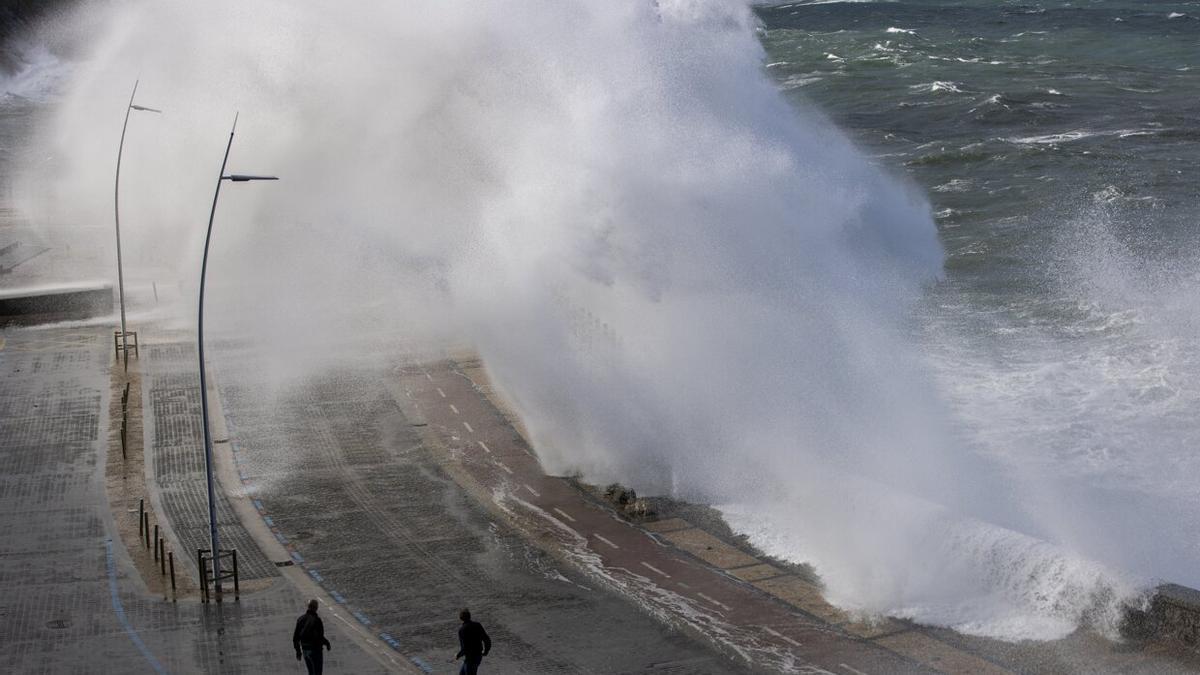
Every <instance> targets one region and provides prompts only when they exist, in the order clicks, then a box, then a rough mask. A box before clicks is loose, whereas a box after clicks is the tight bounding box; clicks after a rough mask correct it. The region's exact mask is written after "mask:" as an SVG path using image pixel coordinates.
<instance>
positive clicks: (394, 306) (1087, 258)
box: [0, 0, 1200, 640]
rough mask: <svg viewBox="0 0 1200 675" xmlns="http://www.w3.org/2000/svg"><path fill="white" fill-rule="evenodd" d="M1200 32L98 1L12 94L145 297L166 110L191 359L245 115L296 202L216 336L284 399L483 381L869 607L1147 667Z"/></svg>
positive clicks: (169, 194)
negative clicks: (476, 356) (120, 137)
mask: <svg viewBox="0 0 1200 675" xmlns="http://www.w3.org/2000/svg"><path fill="white" fill-rule="evenodd" d="M1198 5H1200V3H1197V2H1190V3H1188V2H1173V3H1157V2H1136V3H1135V2H1124V3H1120V2H1089V3H1080V4H1078V5H1067V4H1055V3H1041V4H1019V5H1018V4H1010V3H1003V2H985V1H982V0H980V1H977V2H957V3H955V2H939V3H926V4H919V3H912V2H892V3H886V2H881V3H872V2H844V3H839V2H826V3H813V4H804V3H799V4H797V3H791V4H787V5H777V6H755V7H753V8H751V7H749V6H747V5H744V4H741V3H736V2H727V1H725V0H660V1H659V2H657V3H651V2H645V1H644V0H611V1H610V2H605V3H595V2H590V1H585V0H563V1H562V2H558V3H553V4H552V5H539V6H536V7H535V6H531V5H529V4H528V3H522V2H496V3H487V4H483V5H481V4H479V3H475V2H466V1H462V2H447V1H445V0H413V2H409V3H391V2H384V1H383V0H376V1H374V2H363V3H356V4H355V5H354V6H353V7H352V8H351V7H349V6H347V5H345V3H338V2H334V1H333V0H313V2H309V3H304V4H299V3H288V2H282V1H274V2H264V3H256V4H255V5H254V6H252V7H251V6H246V5H245V4H244V3H238V2H234V1H233V0H214V2H212V3H208V4H206V5H205V6H204V7H203V8H201V7H199V6H196V5H195V4H194V3H188V2H183V1H182V0H175V1H172V2H144V3H121V4H118V5H103V6H101V5H96V4H91V3H87V4H84V5H79V6H77V8H76V10H75V12H74V13H67V14H64V15H62V16H59V17H56V18H55V19H54V22H53V23H52V24H51V25H48V26H47V27H45V28H44V29H43V30H42V31H41V32H39V33H35V34H32V35H30V36H27V38H28V40H29V44H31V45H33V46H32V47H31V50H32V51H30V52H29V53H30V54H31V55H32V56H31V58H29V59H27V61H28V62H29V64H30V68H28V69H25V70H22V71H20V72H16V73H13V74H11V75H9V76H8V79H6V80H4V83H3V84H4V87H5V89H6V90H7V91H8V92H9V94H10V96H9V97H8V98H6V99H4V101H3V102H0V105H3V106H6V107H5V108H4V110H5V111H11V112H12V114H14V115H18V116H23V117H22V119H25V120H26V122H23V123H22V124H23V125H25V124H28V125H29V126H32V127H33V129H32V130H31V131H28V132H26V130H25V128H24V126H22V129H21V131H20V133H19V136H20V137H21V138H22V139H23V142H22V143H21V148H19V150H20V151H19V152H16V151H14V152H12V153H11V154H7V155H5V158H6V161H7V162H11V163H12V164H13V166H11V167H10V169H9V170H8V171H7V172H6V175H7V176H9V177H10V178H11V187H6V191H7V193H8V194H9V195H10V200H11V202H12V204H11V206H12V208H13V210H14V213H15V214H16V216H18V217H19V218H20V219H21V221H22V222H26V221H27V222H30V223H35V224H37V226H38V227H40V228H42V229H43V230H44V232H43V234H44V235H45V237H46V240H47V241H51V242H58V243H59V249H60V250H63V251H66V252H67V253H64V255H65V256H67V257H68V258H70V260H69V262H71V263H72V264H71V265H68V266H67V267H68V268H69V269H71V270H73V271H75V272H78V273H83V272H84V271H86V272H87V273H89V274H94V273H96V272H98V271H100V270H110V269H111V265H110V264H109V263H108V262H107V258H109V257H111V256H107V257H106V256H103V255H101V253H103V251H102V246H103V245H102V244H98V245H97V246H93V247H84V246H80V245H79V242H80V241H81V240H82V238H83V237H84V236H93V238H94V239H95V241H97V242H100V241H102V240H107V231H108V230H107V225H105V224H106V223H108V222H109V219H110V218H111V201H110V200H111V195H112V184H111V182H110V181H111V176H110V174H109V172H108V171H109V170H108V169H107V167H109V166H111V161H112V153H113V148H114V143H115V138H116V136H115V129H116V126H117V121H118V118H119V113H123V111H124V106H125V105H126V104H127V102H128V98H127V97H128V91H129V88H130V87H131V85H132V79H133V78H134V77H140V80H141V84H140V85H139V89H138V97H139V102H142V103H143V104H146V105H152V106H154V107H159V108H163V109H164V110H165V111H166V112H165V113H164V114H163V115H162V116H152V117H144V116H143V117H136V116H135V118H134V120H133V121H131V127H130V136H129V138H128V139H127V144H126V148H125V163H124V164H123V166H122V190H123V193H122V194H123V197H122V241H123V245H124V246H125V247H126V248H125V254H126V260H127V261H128V263H127V265H128V267H127V270H126V272H127V281H128V282H129V284H130V287H131V293H132V296H131V297H133V298H135V300H134V301H133V304H134V305H135V306H134V307H133V308H132V312H133V313H132V314H131V316H133V317H135V320H136V319H137V318H140V317H143V316H148V314H139V312H148V311H149V308H150V305H149V303H150V301H149V300H148V299H147V298H149V297H153V296H150V290H149V289H151V288H154V287H152V286H151V284H152V283H154V284H157V286H156V287H157V288H164V287H173V288H178V289H179V291H180V292H179V297H180V298H181V300H180V301H179V302H178V305H177V306H174V307H173V306H171V305H170V304H169V303H168V302H166V301H164V302H163V303H162V304H160V305H155V306H154V308H153V311H154V313H155V314H154V316H155V317H156V320H164V321H167V322H168V323H170V322H171V321H172V320H173V321H174V323H175V324H177V325H181V326H186V325H187V322H188V321H190V317H191V316H192V315H193V313H194V306H193V305H192V304H191V302H190V301H189V300H188V298H190V297H191V293H192V290H193V287H192V286H190V284H193V283H194V281H195V279H194V276H193V275H194V272H195V269H196V264H195V263H196V259H197V256H198V252H199V246H200V243H201V241H202V237H203V227H201V226H202V225H203V224H204V222H205V221H204V216H206V215H207V213H208V208H209V204H210V200H211V194H212V193H211V189H212V186H211V181H212V172H213V170H214V169H215V168H216V167H217V166H219V159H220V151H221V150H223V148H224V142H225V139H226V138H227V133H228V125H229V123H230V121H231V118H232V112H233V111H234V110H240V111H241V113H242V116H241V118H240V122H239V129H238V137H237V140H236V142H235V144H234V147H233V153H232V155H231V157H230V162H231V166H235V167H238V169H237V170H239V171H241V170H246V171H262V172H267V173H272V174H278V175H280V176H281V177H282V178H283V180H281V181H279V182H278V183H272V184H271V185H269V186H253V187H250V188H247V189H240V188H239V189H236V190H234V189H230V190H229V191H228V192H227V193H226V192H223V193H222V197H221V200H222V201H221V207H220V209H221V210H220V213H219V216H218V229H217V231H216V232H215V233H214V244H213V246H214V249H213V256H212V260H211V264H212V266H211V267H210V275H211V276H210V282H211V283H210V286H209V291H210V294H209V300H208V302H209V304H208V305H207V308H208V309H207V316H209V317H211V322H212V323H211V326H212V328H211V329H212V331H213V334H214V335H215V336H217V338H220V337H222V336H233V335H236V336H237V338H238V339H239V340H250V341H258V342H260V343H262V344H267V345H270V349H269V350H264V351H266V352H267V353H268V355H267V356H265V357H264V363H263V364H262V367H261V368H260V369H258V370H254V369H247V370H246V372H241V373H239V376H241V377H245V378H247V379H248V380H250V381H252V382H253V383H254V384H256V385H261V388H262V395H263V396H264V397H267V396H272V395H275V394H277V393H279V392H281V391H285V390H286V388H287V387H288V386H289V385H290V383H294V382H296V381H297V380H298V379H303V378H305V377H307V376H310V375H312V374H313V373H314V372H319V371H324V370H327V369H329V368H337V367H338V364H337V357H338V355H339V353H340V352H341V351H344V350H338V349H330V348H329V347H330V345H344V344H345V343H346V341H347V340H349V339H352V338H353V337H355V336H365V335H370V336H372V339H379V338H380V337H381V336H382V338H383V339H386V337H387V336H389V335H392V336H395V340H396V342H397V343H407V342H409V341H411V340H414V339H415V338H413V337H412V336H413V335H419V336H420V339H422V340H433V341H437V342H442V343H445V342H450V343H452V344H456V345H457V344H471V345H473V346H474V347H475V348H476V349H477V350H478V351H479V352H480V354H481V355H482V356H483V357H484V360H485V362H486V363H487V365H488V367H489V369H490V371H491V374H492V376H493V380H494V381H495V383H496V384H497V386H498V387H499V388H500V389H501V390H502V391H503V392H504V393H505V394H506V395H507V396H508V397H509V398H510V400H511V401H512V402H513V404H514V405H515V406H516V408H517V409H518V411H519V412H520V414H521V415H522V418H523V421H524V422H525V423H526V426H527V428H528V429H529V430H530V432H531V434H532V436H533V438H532V440H533V444H534V446H535V449H536V450H537V452H538V455H539V458H540V460H541V461H542V463H543V465H544V466H545V467H546V468H547V470H549V471H551V472H555V473H561V474H579V475H582V476H583V477H584V478H585V479H587V480H590V481H593V482H597V483H603V482H608V481H614V480H617V481H622V482H625V483H628V484H632V485H633V486H634V487H636V488H637V489H638V490H639V491H642V492H646V493H662V494H670V495H673V496H676V497H679V498H683V499H689V500H694V501H699V502H704V503H709V504H714V505H716V506H718V507H719V508H721V509H722V510H723V512H724V513H725V514H726V516H727V517H728V519H729V521H730V523H731V525H732V526H733V527H734V528H735V529H738V530H740V531H742V532H745V533H746V534H747V535H749V536H750V538H751V540H752V541H753V542H754V543H755V544H757V545H758V546H760V547H762V548H763V549H766V550H767V551H769V552H771V553H774V554H776V555H779V556H782V557H786V558H790V559H793V560H796V561H803V562H809V563H812V564H813V565H814V566H815V567H816V569H817V571H818V572H819V574H820V575H821V577H822V579H823V581H824V582H825V586H826V593H827V596H828V597H829V599H830V600H831V601H832V602H834V603H835V604H838V605H839V606H842V607H845V608H847V609H850V610H852V611H855V612H860V613H862V614H865V615H879V614H887V615H895V616H904V617H911V618H914V619H916V620H919V621H923V622H927V623H933V624H938V625H946V626H952V627H954V628H957V629H959V630H962V631H965V632H969V633H974V634H982V635H989V636H994V637H1000V638H1005V639H1013V640H1017V639H1047V638H1054V637H1058V636H1061V635H1064V634H1067V633H1069V632H1070V631H1072V630H1075V629H1076V628H1077V627H1079V626H1081V625H1088V626H1091V627H1094V628H1097V629H1099V630H1101V631H1102V632H1106V633H1108V634H1113V633H1114V628H1115V625H1116V622H1117V621H1118V620H1119V618H1120V614H1121V607H1122V604H1123V603H1136V602H1138V601H1139V599H1140V597H1141V594H1142V593H1143V592H1144V591H1145V589H1147V588H1149V587H1151V586H1152V585H1153V584H1154V583H1155V582H1156V581H1157V580H1170V581H1176V582H1181V583H1187V584H1191V585H1200V572H1198V570H1200V496H1198V495H1200V491H1198V490H1197V489H1196V487H1195V486H1196V484H1197V480H1198V479H1200V455H1197V453H1196V452H1195V451H1194V448H1195V447H1196V445H1197V442H1198V441H1200V423H1197V422H1196V420H1195V418H1194V411H1195V410H1196V409H1197V404H1198V403H1200V385H1198V384H1197V383H1198V382H1200V350H1198V348H1197V347H1196V346H1195V345H1196V344H1197V340H1196V338H1197V337H1200V335H1198V333H1200V321H1197V319H1200V299H1198V298H1200V295H1198V294H1197V291H1200V275H1198V274H1197V271H1198V270H1200V268H1198V267H1197V264H1196V263H1197V259H1198V258H1200V256H1196V255H1194V254H1193V253H1192V251H1194V250H1197V247H1196V244H1197V243H1200V242H1198V239H1200V237H1197V228H1196V224H1197V215H1198V209H1197V205H1198V204H1200V201H1198V199H1200V198H1198V197H1197V195H1196V192H1195V190H1194V187H1193V186H1194V185H1195V183H1196V180H1195V179H1196V175H1195V174H1196V170H1195V167H1196V166H1197V164H1198V163H1197V160H1198V159H1200V150H1198V149H1197V148H1198V145H1200V144H1198V143H1197V141H1198V140H1200V138H1198V136H1197V128H1198V127H1197V122H1198V121H1200V120H1198V119H1197V117H1198V108H1197V105H1198V101H1200V96H1198V94H1200V82H1198V81H1197V78H1198V75H1200V70H1198V68H1200V64H1198V63H1196V61H1197V60H1198V59H1200V46H1198V44H1197V40H1198V36H1200V22H1198V21H1197V20H1196V19H1195V17H1196V16H1198V15H1200V7H1198ZM48 35H49V36H64V35H65V36H68V37H66V38H63V37H59V38H58V41H59V42H64V41H65V42H69V43H70V44H71V49H70V50H67V51H63V52H54V53H47V52H46V51H44V50H41V47H38V45H43V44H46V43H47V42H46V36H48ZM52 51H53V50H52ZM38 68H40V70H38ZM39 73H40V75H39ZM27 99H36V100H38V101H39V103H38V106H37V107H38V112H37V114H36V115H35V116H34V118H35V121H33V122H30V121H29V120H28V115H27V113H26V112H23V111H24V110H25V109H26V108H27V102H26V101H27ZM100 110H113V111H116V112H114V113H112V115H111V116H108V115H104V114H100V113H98V111H100ZM98 167H100V168H98ZM243 167H244V169H243ZM126 221H128V223H129V225H128V226H126ZM100 233H102V234H103V235H104V236H103V238H100V237H99V236H98V234H100ZM92 249H95V259H94V260H82V259H80V260H77V259H76V258H79V257H80V254H79V253H78V252H79V251H81V250H92ZM88 265H100V266H96V267H95V268H94V269H93V268H92V267H88ZM139 288H140V289H141V291H140V293H141V296H140V297H141V298H142V300H141V301H138V300H137V299H136V298H138V297H139V296H138V292H139V291H138V289H139ZM172 312H174V316H173V318H172V317H171V316H170V315H171V313H172ZM368 356H369V355H368ZM380 367H381V368H382V367H386V364H383V363H381V364H380Z"/></svg>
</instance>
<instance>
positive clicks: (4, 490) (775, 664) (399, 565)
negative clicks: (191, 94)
mask: <svg viewBox="0 0 1200 675" xmlns="http://www.w3.org/2000/svg"><path fill="white" fill-rule="evenodd" d="M151 332H153V331H151ZM144 345H145V346H144V347H143V352H142V359H141V360H140V361H138V362H136V363H135V368H137V369H138V370H139V372H140V376H141V377H140V381H141V383H142V390H141V393H142V396H141V397H140V401H144V402H145V409H144V413H145V419H144V438H145V443H146V450H147V454H148V455H149V456H150V457H149V462H150V464H149V467H148V468H147V469H146V470H145V473H146V474H147V479H148V481H147V486H148V487H147V491H148V492H149V493H150V494H149V495H148V496H149V497H150V501H151V503H152V504H154V505H155V507H156V508H157V510H158V511H159V512H160V513H161V514H162V515H161V518H162V521H163V525H164V527H165V529H166V530H167V531H168V534H167V537H168V539H169V540H170V541H171V542H172V549H174V550H179V551H181V552H182V551H186V550H189V549H194V548H195V547H197V546H203V545H205V544H206V541H205V537H206V533H207V522H206V518H207V513H206V504H205V502H204V480H203V464H202V455H201V447H200V432H199V400H198V390H197V387H198V384H199V383H198V378H193V377H191V369H192V366H191V363H192V359H193V357H194V351H193V350H192V346H191V343H190V341H189V340H187V339H185V336H183V335H169V334H166V333H161V332H160V333H159V334H157V335H150V336H147V337H146V338H145V339H144ZM111 350H112V343H111V332H110V329H108V328H107V327H104V328H98V327H57V328H53V327H52V328H25V329H13V328H10V329H6V330H3V331H0V376H2V379H0V535H2V537H3V538H2V539H0V541H2V542H3V543H0V580H2V583H3V588H4V593H2V594H0V618H2V619H3V621H0V641H2V643H3V644H4V645H5V646H6V649H5V650H3V651H2V652H0V671H3V672H22V673H24V672H31V673H63V672H65V673H72V672H80V673H82V672H95V671H96V670H97V669H99V670H102V671H103V672H118V673H122V672H228V673H259V672H280V671H288V670H293V669H298V668H299V666H298V665H297V664H296V662H295V660H294V656H293V655H292V653H291V647H290V643H289V638H290V632H291V627H292V625H293V622H294V620H295V616H296V615H298V614H299V612H300V609H301V608H302V606H303V603H304V601H305V599H306V598H307V597H318V598H321V599H322V600H323V601H324V602H326V603H328V604H327V606H326V607H325V608H324V609H323V610H322V611H323V613H324V614H325V616H326V617H327V619H326V625H327V628H328V630H329V632H330V636H331V638H330V639H331V641H332V642H333V643H334V645H335V649H334V651H333V652H331V653H330V654H329V657H328V660H327V665H328V666H329V671H328V672H331V673H332V672H355V673H370V672H418V671H425V672H449V671H451V670H453V668H454V666H453V665H452V664H451V663H450V659H451V657H452V656H453V654H454V651H455V650H456V647H457V646H456V644H455V630H456V628H457V620H456V618H455V617H456V615H457V612H458V610H459V609H460V608H461V607H463V606H469V607H470V608H471V609H472V611H473V612H474V614H475V615H476V617H477V618H479V619H480V620H482V621H483V623H484V624H485V625H486V626H487V627H488V630H489V632H490V633H491V635H492V638H493V640H494V641H495V648H494V651H493V654H492V655H491V656H489V658H488V660H487V662H486V663H487V665H488V667H489V670H491V671H492V672H521V673H550V672H555V673H557V672H601V673H608V672H638V671H645V670H652V671H661V672H678V673H727V672H765V671H781V672H802V673H838V674H840V675H861V674H870V675H876V674H877V673H902V672H943V673H1003V672H1063V673H1066V672H1118V671H1119V672H1194V671H1195V670H1196V667H1195V666H1196V663H1197V659H1196V658H1195V655H1189V654H1186V653H1185V654H1181V653H1180V650H1178V649H1176V648H1174V647H1171V646H1165V645H1156V644H1142V643H1128V644H1124V645H1118V644H1116V643H1112V642H1109V641H1106V640H1103V639H1101V638H1099V637H1098V636H1094V635H1088V634H1086V633H1081V634H1080V635H1077V636H1073V637H1072V638H1070V639H1068V640H1065V641H1060V642H1058V643H1045V644H1040V643H1039V644H1035V645H1027V644H1021V645H1011V644H1006V643H995V642H992V641H982V640H976V639H972V638H967V637H964V636H961V635H956V634H954V633H952V632H951V631H944V630H938V629H930V628H924V627H919V626H914V625H912V624H910V623H907V622H899V621H893V620H883V621H876V622H860V621H857V620H855V619H854V618H853V617H849V616H846V615H844V614H842V613H841V612H840V611H839V610H837V609H836V608H833V607H831V606H829V605H828V604H827V603H825V601H824V600H823V598H822V597H821V594H820V591H819V588H818V587H817V586H816V585H815V584H814V581H813V580H812V579H810V578H805V577H803V576H798V575H796V574H793V573H792V572H790V571H788V570H787V569H784V568H783V567H782V566H779V565H777V564H774V563H773V562H772V561H769V560H766V559H763V558H761V557H758V556H757V555H756V554H755V553H754V552H753V551H749V550H746V549H744V548H740V547H738V546H735V545H732V544H730V543H728V542H726V541H723V540H722V539H721V538H719V537H716V536H714V535H713V534H712V533H711V532H709V531H706V530H705V529H703V528H702V527H696V526H695V524H694V523H692V522H689V521H688V520H684V519H682V518H678V517H674V518H666V519H662V520H656V521H655V520H650V521H647V522H641V523H632V522H629V521H627V520H625V519H623V518H621V517H619V516H618V515H617V514H616V513H615V512H614V511H613V510H612V509H611V508H610V506H609V505H607V504H605V503H603V502H601V501H600V500H598V499H596V498H595V496H594V495H593V494H590V493H589V492H587V491H585V490H581V489H579V487H578V486H577V485H575V484H573V483H572V482H571V481H569V480H566V479H563V478H557V477H552V476H546V475H544V474H543V473H542V471H541V468H540V465H539V464H538V462H537V460H536V458H535V457H534V455H533V454H532V453H531V452H530V450H529V448H528V446H527V445H526V444H525V442H524V440H523V438H522V437H521V435H520V434H519V433H518V432H517V431H516V429H515V428H514V425H513V423H512V421H511V420H510V419H509V417H507V416H506V415H505V413H504V412H502V410H501V409H500V408H499V407H498V406H497V402H496V401H495V400H493V399H492V398H491V390H490V387H489V386H488V383H487V380H486V376H485V375H484V373H483V370H482V368H480V367H479V364H478V363H472V362H470V361H469V360H468V361H464V360H462V359H459V360H458V361H452V360H447V359H444V358H443V359H435V358H423V359H415V360H414V359H412V358H409V357H407V356H405V355H403V354H401V353H399V352H397V353H394V354H388V355H385V356H382V357H379V356H378V355H377V356H376V357H375V358H372V359H370V360H369V361H370V362H369V363H366V362H364V363H362V364H360V365H355V364H353V363H351V362H348V363H346V364H343V365H342V366H339V367H337V368H332V369H327V370H325V371H324V373H325V374H323V375H318V376H313V377H311V378H308V379H306V380H303V381H299V382H292V383H289V384H288V385H287V386H284V387H280V388H276V389H270V390H268V389H266V388H264V387H262V386H260V383H259V382H258V380H257V377H256V375H255V372H256V371H255V369H254V368H253V367H252V366H253V363H254V361H255V360H256V359H257V358H259V357H260V356H261V354H260V353H259V352H257V350H255V349H252V348H249V347H247V346H245V345H237V344H234V343H221V344H219V345H218V346H217V348H216V349H215V352H216V353H217V354H218V358H217V359H216V361H217V363H218V366H217V368H216V375H217V378H216V379H217V382H218V383H219V392H218V391H214V392H213V393H214V394H218V393H219V396H218V397H216V399H215V401H214V402H215V403H216V404H217V408H216V418H217V419H216V420H215V423H214V432H215V438H216V440H217V441H218V445H217V448H216V452H217V458H218V465H219V470H220V471H221V472H222V473H221V477H222V478H221V483H220V484H221V487H222V492H223V496H222V498H221V500H220V508H219V514H220V520H221V533H222V536H223V537H224V541H226V542H229V543H230V544H231V545H234V546H237V548H238V549H239V555H240V557H241V559H242V560H244V561H246V562H245V564H244V565H243V570H244V571H243V574H244V576H243V579H245V583H246V584H247V585H248V586H249V587H250V590H248V591H247V592H244V593H243V596H242V599H241V601H240V602H237V603H232V602H225V603H223V604H222V605H215V604H213V605H202V604H200V603H199V602H198V600H197V599H196V598H195V597H194V595H195V594H194V593H190V594H188V593H184V594H181V596H180V598H179V600H178V602H171V601H170V600H168V599H164V595H163V593H162V592H158V591H155V592H152V591H151V590H150V587H149V586H148V585H147V582H145V581H143V579H142V577H140V576H139V574H138V572H137V569H136V566H135V565H134V562H135V559H136V556H145V555H147V553H146V552H145V551H140V550H133V551H130V550H127V549H126V547H125V545H123V544H122V539H121V537H120V536H118V532H119V530H120V527H119V526H123V525H127V524H123V523H122V522H121V519H131V518H134V517H136V514H131V513H128V512H126V510H124V509H122V508H117V509H116V512H115V515H114V511H113V510H111V509H110V508H109V500H108V498H106V495H105V462H106V456H109V455H107V453H108V452H109V444H110V443H111V442H112V438H113V437H114V436H113V434H114V430H113V427H112V425H111V424H110V421H109V414H108V413H106V411H109V410H110V405H111V404H112V402H113V399H112V397H113V393H112V392H113V391H114V387H113V384H114V382H116V380H114V379H112V370H111V368H112V365H113V354H112V351H111ZM383 363H386V364H388V365H386V366H383V365H381V364H383ZM118 379H119V377H118ZM221 407H223V408H224V410H223V412H222V410H221ZM225 422H228V424H226V423H225ZM193 558H194V554H192V555H190V556H189V555H188V554H184V553H181V555H180V570H179V572H180V574H181V575H191V576H192V577H193V578H194V576H195V574H196V570H195V563H194V560H193ZM143 562H144V561H143ZM143 572H144V570H143ZM160 583H161V582H160ZM150 585H151V586H152V585H153V584H150Z"/></svg>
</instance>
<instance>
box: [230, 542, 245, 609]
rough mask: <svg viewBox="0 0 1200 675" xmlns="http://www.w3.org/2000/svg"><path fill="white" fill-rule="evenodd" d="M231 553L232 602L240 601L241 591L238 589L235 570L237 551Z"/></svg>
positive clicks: (236, 571)
mask: <svg viewBox="0 0 1200 675" xmlns="http://www.w3.org/2000/svg"><path fill="white" fill-rule="evenodd" d="M230 553H233V601H234V602H240V601H241V599H242V598H241V590H240V589H239V588H238V570H237V549H236V548H235V549H233V550H232V551H230Z"/></svg>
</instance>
